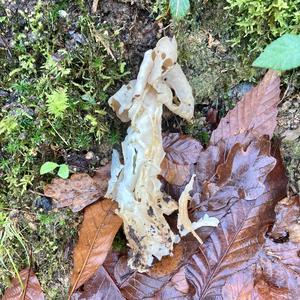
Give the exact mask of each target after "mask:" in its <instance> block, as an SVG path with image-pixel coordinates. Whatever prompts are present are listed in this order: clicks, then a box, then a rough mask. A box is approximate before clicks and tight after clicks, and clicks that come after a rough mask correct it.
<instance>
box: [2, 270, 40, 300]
mask: <svg viewBox="0 0 300 300" xmlns="http://www.w3.org/2000/svg"><path fill="white" fill-rule="evenodd" d="M19 276H20V278H21V280H22V283H23V286H24V289H22V287H21V285H20V282H19V279H18V278H17V277H16V278H14V279H13V280H12V282H11V287H9V288H8V289H6V291H5V294H4V296H3V298H2V300H44V299H45V297H44V294H43V291H42V288H41V286H40V283H39V281H38V279H37V277H36V276H35V274H34V273H33V271H32V270H31V269H30V268H27V269H24V270H22V271H21V272H20V273H19Z"/></svg>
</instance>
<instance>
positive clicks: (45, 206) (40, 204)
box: [34, 196, 52, 213]
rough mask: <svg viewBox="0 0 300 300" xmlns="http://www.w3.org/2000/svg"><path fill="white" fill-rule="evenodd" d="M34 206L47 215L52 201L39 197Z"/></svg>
mask: <svg viewBox="0 0 300 300" xmlns="http://www.w3.org/2000/svg"><path fill="white" fill-rule="evenodd" d="M34 206H35V207H36V208H38V209H42V210H43V211H44V212H46V213H47V212H49V211H51V210H52V200H51V198H48V197H45V196H41V197H39V198H37V199H36V200H35V203H34Z"/></svg>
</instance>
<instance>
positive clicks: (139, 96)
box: [106, 37, 194, 271]
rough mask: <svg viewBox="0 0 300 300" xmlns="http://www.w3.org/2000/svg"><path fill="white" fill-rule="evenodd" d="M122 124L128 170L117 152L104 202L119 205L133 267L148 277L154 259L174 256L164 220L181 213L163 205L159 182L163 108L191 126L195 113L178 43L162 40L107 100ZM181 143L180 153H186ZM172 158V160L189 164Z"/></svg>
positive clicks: (172, 205) (172, 203)
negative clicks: (132, 77) (125, 125)
mask: <svg viewBox="0 0 300 300" xmlns="http://www.w3.org/2000/svg"><path fill="white" fill-rule="evenodd" d="M109 104H110V106H111V107H112V108H113V109H114V111H116V113H117V115H118V116H119V117H120V119H121V120H122V121H129V120H130V121H131V126H130V127H129V128H128V131H127V136H126V138H125V140H124V142H123V143H122V150H123V157H124V165H123V166H122V165H121V163H120V160H119V158H118V155H117V154H116V152H115V155H114V156H113V161H112V166H113V167H112V172H111V174H112V177H111V180H110V183H109V189H108V192H107V194H106V197H108V198H112V199H114V200H116V201H117V202H118V204H119V210H118V214H119V215H120V216H121V218H122V219H123V222H124V231H125V234H126V237H127V240H128V244H129V246H130V248H131V250H132V257H131V259H130V260H129V265H130V266H131V267H132V268H134V269H137V270H139V271H146V270H147V268H148V267H149V266H151V265H152V263H153V260H154V258H157V259H159V260H160V259H161V258H162V257H163V256H165V255H169V254H170V253H172V250H173V245H174V243H175V242H177V241H178V236H176V235H175V234H174V233H173V232H172V231H171V229H170V226H169V224H168V223H167V221H166V219H165V216H164V215H170V214H171V213H172V212H173V211H175V210H176V209H177V204H176V202H175V201H173V200H171V199H169V198H168V199H165V198H164V197H163V193H162V192H161V183H160V181H159V179H158V178H157V177H158V175H159V174H160V166H161V163H162V161H163V159H164V156H165V152H164V150H163V146H162V132H161V121H162V108H163V105H166V106H167V107H168V108H169V110H171V111H172V112H174V113H175V114H177V115H179V116H181V117H183V118H185V119H187V120H190V119H191V118H192V116H193V112H194V98H193V95H192V89H191V87H190V85H189V83H188V81H187V79H186V77H185V75H184V73H183V71H182V69H181V68H180V66H179V64H178V63H177V44H176V40H175V38H173V39H170V38H168V37H164V38H162V39H161V40H159V41H158V43H157V45H156V47H155V48H154V49H153V50H148V51H147V52H146V53H145V56H144V59H143V62H142V64H141V66H140V71H139V73H138V76H137V79H136V80H134V81H131V82H130V83H129V84H128V85H126V86H123V87H122V88H121V89H120V90H119V91H118V92H117V93H116V94H115V95H113V96H112V97H111V98H110V99H109ZM184 147H185V145H184V143H182V142H181V141H178V142H177V148H184ZM180 153H181V154H178V153H176V154H175V153H174V155H173V158H175V159H176V160H177V159H188V158H187V156H186V155H183V154H182V151H181V152H180Z"/></svg>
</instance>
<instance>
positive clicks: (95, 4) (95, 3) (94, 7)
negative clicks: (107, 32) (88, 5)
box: [92, 0, 99, 14]
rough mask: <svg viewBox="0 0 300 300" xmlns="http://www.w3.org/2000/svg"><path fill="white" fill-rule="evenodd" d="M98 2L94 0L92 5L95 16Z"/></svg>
mask: <svg viewBox="0 0 300 300" xmlns="http://www.w3.org/2000/svg"><path fill="white" fill-rule="evenodd" d="M98 2H99V0H94V1H93V5H92V14H95V13H96V11H97V8H98Z"/></svg>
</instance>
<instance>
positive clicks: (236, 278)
mask: <svg viewBox="0 0 300 300" xmlns="http://www.w3.org/2000/svg"><path fill="white" fill-rule="evenodd" d="M253 281H254V280H253V274H252V271H250V270H249V269H248V270H244V271H241V272H238V273H235V274H234V275H233V276H231V277H229V278H228V279H227V280H226V283H225V285H224V287H223V289H222V297H223V299H224V300H254V299H253V296H254V293H253V285H254V282H253Z"/></svg>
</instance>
